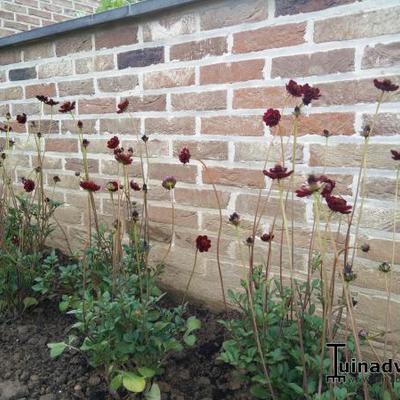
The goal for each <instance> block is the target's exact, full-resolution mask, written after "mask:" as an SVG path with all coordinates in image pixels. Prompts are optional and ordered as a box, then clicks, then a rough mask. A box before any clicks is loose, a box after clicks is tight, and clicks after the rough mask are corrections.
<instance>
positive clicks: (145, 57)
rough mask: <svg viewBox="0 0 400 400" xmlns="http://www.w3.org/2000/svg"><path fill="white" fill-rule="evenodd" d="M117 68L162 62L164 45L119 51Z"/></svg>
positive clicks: (145, 65)
mask: <svg viewBox="0 0 400 400" xmlns="http://www.w3.org/2000/svg"><path fill="white" fill-rule="evenodd" d="M117 58H118V69H125V68H133V67H147V66H149V65H152V64H160V63H162V62H164V47H150V48H145V49H139V50H132V51H127V52H125V53H119V54H118V56H117Z"/></svg>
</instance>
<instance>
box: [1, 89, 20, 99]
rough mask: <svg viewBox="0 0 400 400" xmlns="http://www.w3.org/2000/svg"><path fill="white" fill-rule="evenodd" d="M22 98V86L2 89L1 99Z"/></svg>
mask: <svg viewBox="0 0 400 400" xmlns="http://www.w3.org/2000/svg"><path fill="white" fill-rule="evenodd" d="M22 98H23V92H22V87H20V86H14V87H10V88H5V89H0V101H9V100H20V99H22Z"/></svg>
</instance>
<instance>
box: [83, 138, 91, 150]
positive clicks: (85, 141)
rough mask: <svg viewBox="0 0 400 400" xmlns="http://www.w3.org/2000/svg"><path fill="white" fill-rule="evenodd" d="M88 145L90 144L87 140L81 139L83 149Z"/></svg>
mask: <svg viewBox="0 0 400 400" xmlns="http://www.w3.org/2000/svg"><path fill="white" fill-rule="evenodd" d="M89 144H90V142H89V140H87V139H83V140H82V146H83V147H85V148H86V147H88V146H89Z"/></svg>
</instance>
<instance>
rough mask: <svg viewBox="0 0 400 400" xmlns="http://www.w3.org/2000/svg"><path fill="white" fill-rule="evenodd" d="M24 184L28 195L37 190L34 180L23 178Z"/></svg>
mask: <svg viewBox="0 0 400 400" xmlns="http://www.w3.org/2000/svg"><path fill="white" fill-rule="evenodd" d="M22 184H23V185H24V190H25V192H27V193H30V192H33V191H34V190H35V182H33V180H32V179H25V178H22Z"/></svg>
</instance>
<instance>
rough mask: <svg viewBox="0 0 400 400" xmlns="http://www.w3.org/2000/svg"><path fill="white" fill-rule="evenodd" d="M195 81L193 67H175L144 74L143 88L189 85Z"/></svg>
mask: <svg viewBox="0 0 400 400" xmlns="http://www.w3.org/2000/svg"><path fill="white" fill-rule="evenodd" d="M194 83H195V74H194V68H177V69H170V70H166V71H155V72H148V73H146V74H144V88H145V89H161V88H170V87H179V86H191V85H194Z"/></svg>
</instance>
